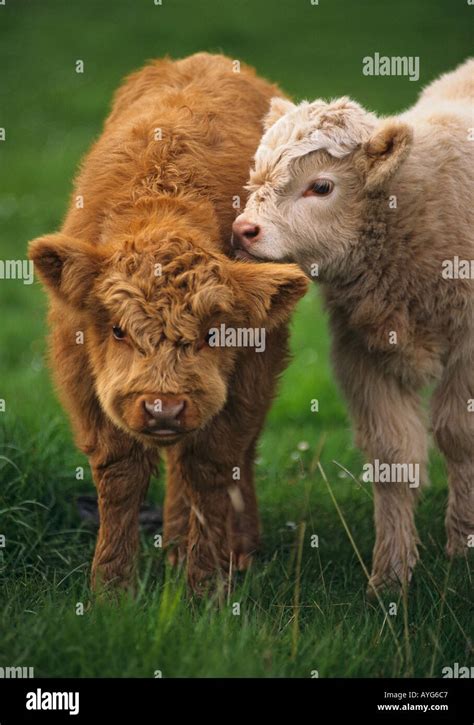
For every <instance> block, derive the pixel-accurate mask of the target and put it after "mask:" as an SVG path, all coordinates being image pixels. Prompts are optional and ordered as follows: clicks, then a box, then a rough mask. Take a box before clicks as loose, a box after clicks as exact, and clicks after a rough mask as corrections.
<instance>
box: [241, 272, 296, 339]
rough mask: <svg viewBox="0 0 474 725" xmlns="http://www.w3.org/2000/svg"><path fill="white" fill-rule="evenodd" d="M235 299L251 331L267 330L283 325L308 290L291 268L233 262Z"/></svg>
mask: <svg viewBox="0 0 474 725" xmlns="http://www.w3.org/2000/svg"><path fill="white" fill-rule="evenodd" d="M232 266H233V272H232V277H233V280H234V284H235V286H236V291H237V296H238V299H239V301H240V303H241V305H242V306H243V307H244V308H245V313H246V316H247V318H248V320H249V322H250V324H251V325H252V326H254V327H259V326H264V327H266V328H267V330H271V329H272V328H274V327H277V326H278V325H280V324H282V323H283V322H286V321H287V320H288V319H289V317H290V315H291V313H292V311H293V309H294V308H295V306H296V303H297V302H298V300H299V299H300V298H301V297H303V295H304V294H305V292H306V291H307V289H308V280H307V278H306V277H305V275H304V274H303V273H302V272H301V270H300V269H299V267H297V266H296V265H295V264H276V263H271V262H261V263H257V262H255V263H254V262H233V265H232Z"/></svg>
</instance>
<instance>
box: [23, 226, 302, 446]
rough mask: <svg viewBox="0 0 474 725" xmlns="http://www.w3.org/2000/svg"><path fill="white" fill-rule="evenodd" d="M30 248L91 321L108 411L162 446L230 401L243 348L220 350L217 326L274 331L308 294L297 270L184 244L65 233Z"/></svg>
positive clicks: (57, 293)
mask: <svg viewBox="0 0 474 725" xmlns="http://www.w3.org/2000/svg"><path fill="white" fill-rule="evenodd" d="M29 254H30V257H31V259H33V261H34V263H35V268H36V270H37V271H38V273H39V275H40V277H41V279H42V281H43V282H44V283H45V284H46V286H47V288H48V291H49V292H50V293H52V295H54V297H55V298H56V299H57V300H60V301H61V302H62V303H64V304H65V305H68V306H72V307H73V308H74V309H75V311H76V314H78V315H79V316H80V318H81V324H83V327H84V330H85V342H86V345H87V352H88V357H89V362H90V366H91V370H92V375H93V378H94V384H95V392H96V396H97V398H98V400H99V402H100V405H101V407H102V409H103V411H104V412H105V414H106V415H107V416H108V417H109V418H110V419H111V420H112V421H113V423H114V424H115V425H116V426H118V427H120V428H122V429H124V430H125V431H127V432H128V433H129V434H130V435H133V436H134V437H135V438H138V439H139V440H141V441H142V442H143V443H145V444H152V445H154V444H158V445H167V444H171V443H175V442H176V441H178V440H181V439H182V438H183V437H184V436H185V435H186V434H189V433H191V432H192V431H195V430H198V429H200V428H203V427H204V426H205V425H206V423H207V422H208V421H209V420H210V419H211V418H212V417H213V416H215V415H216V414H217V413H218V412H219V411H220V410H221V409H222V408H223V406H224V405H225V402H226V400H227V396H228V386H229V382H230V378H231V376H232V372H233V370H234V369H235V363H236V359H237V356H238V354H239V349H238V348H236V347H232V346H230V347H229V346H225V343H224V345H222V346H212V347H211V346H210V336H211V335H213V334H214V332H213V331H215V330H219V329H221V326H222V325H224V326H225V328H226V329H229V328H231V329H236V330H238V329H241V328H259V327H260V328H265V329H266V330H267V331H270V330H271V329H272V328H273V327H275V326H277V325H279V324H280V323H282V322H284V321H285V320H287V319H288V317H289V315H290V313H291V310H292V309H293V307H294V306H295V304H296V302H297V300H298V299H299V298H300V297H301V296H302V295H303V294H304V292H305V290H306V280H305V278H304V277H303V275H302V274H301V273H300V272H299V271H298V270H297V269H296V268H295V267H291V266H287V267H283V266H279V265H274V264H267V265H262V264H251V263H246V262H233V261H231V260H229V259H227V258H226V257H225V256H223V255H220V254H214V253H211V252H209V251H205V250H204V249H201V248H199V247H197V246H195V245H193V244H192V243H190V242H186V241H179V240H175V241H172V242H169V241H168V242H167V243H166V245H165V246H164V247H163V248H161V249H160V248H156V247H151V246H149V247H145V248H140V249H137V248H136V247H135V245H134V244H133V243H128V244H125V245H123V246H122V247H121V248H120V249H119V250H117V249H114V248H108V247H107V246H106V245H104V246H93V245H91V244H88V243H84V242H81V241H79V240H76V239H71V238H70V237H68V236H66V235H64V234H61V233H58V234H53V235H48V236H45V237H41V238H39V239H37V240H35V241H34V242H32V244H31V246H30V253H29ZM65 314H67V308H65ZM82 320H83V322H82ZM71 334H74V333H71Z"/></svg>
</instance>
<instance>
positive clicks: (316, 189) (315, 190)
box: [303, 179, 334, 196]
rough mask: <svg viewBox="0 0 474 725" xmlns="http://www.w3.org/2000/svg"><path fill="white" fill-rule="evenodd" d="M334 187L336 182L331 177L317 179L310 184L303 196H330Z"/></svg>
mask: <svg viewBox="0 0 474 725" xmlns="http://www.w3.org/2000/svg"><path fill="white" fill-rule="evenodd" d="M333 189H334V182H333V181H331V179H316V181H312V182H311V184H310V185H309V186H308V188H307V189H306V191H305V192H304V193H303V196H328V194H330V193H331V191H332V190H333Z"/></svg>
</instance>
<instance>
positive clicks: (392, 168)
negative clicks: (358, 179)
mask: <svg viewBox="0 0 474 725" xmlns="http://www.w3.org/2000/svg"><path fill="white" fill-rule="evenodd" d="M412 142H413V131H412V129H411V128H410V126H408V124H406V123H403V122H402V121H398V120H397V119H387V120H385V121H383V122H382V123H381V125H380V126H379V127H378V128H377V129H376V130H375V131H374V133H373V134H372V136H371V137H370V138H369V140H368V141H367V142H366V143H365V144H364V147H363V152H364V165H365V167H366V189H367V190H368V191H376V190H377V189H380V188H382V187H383V186H384V185H385V184H386V183H387V182H388V181H390V179H391V178H392V177H393V175H394V174H395V173H396V171H397V170H398V169H399V168H400V165H401V164H402V163H403V161H405V159H406V157H407V156H408V153H409V151H410V148H411V145H412Z"/></svg>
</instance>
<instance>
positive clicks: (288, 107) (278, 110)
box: [263, 96, 296, 131]
mask: <svg viewBox="0 0 474 725" xmlns="http://www.w3.org/2000/svg"><path fill="white" fill-rule="evenodd" d="M294 108H296V106H295V104H294V103H292V102H291V101H287V100H286V98H280V96H275V97H274V98H272V100H271V101H270V109H269V111H268V113H267V115H266V116H265V118H264V119H263V128H264V129H265V131H268V129H269V128H271V127H272V126H273V124H274V123H276V122H277V121H278V119H280V118H281V117H282V116H284V115H285V114H286V113H288V112H289V111H292V110H293V109H294Z"/></svg>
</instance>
